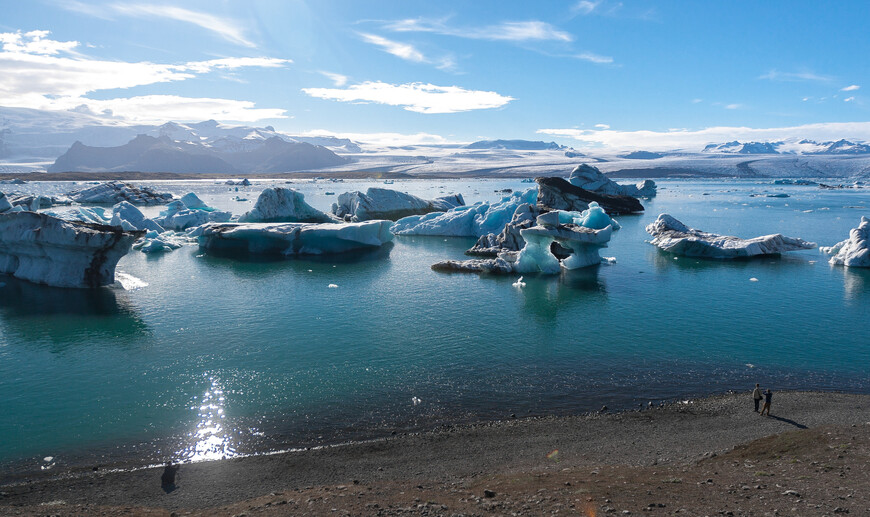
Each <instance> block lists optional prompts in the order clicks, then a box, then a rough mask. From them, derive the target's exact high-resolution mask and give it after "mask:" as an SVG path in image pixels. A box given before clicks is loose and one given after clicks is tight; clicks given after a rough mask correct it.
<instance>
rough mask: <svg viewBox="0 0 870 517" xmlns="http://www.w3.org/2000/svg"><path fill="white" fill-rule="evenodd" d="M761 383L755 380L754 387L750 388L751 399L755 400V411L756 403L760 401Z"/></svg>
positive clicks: (756, 408)
mask: <svg viewBox="0 0 870 517" xmlns="http://www.w3.org/2000/svg"><path fill="white" fill-rule="evenodd" d="M762 398H763V397H762V395H761V385H760V384H758V383H757V382H756V383H755V389H754V390H752V400H754V401H755V412H756V413H758V403H759V402H761V399H762Z"/></svg>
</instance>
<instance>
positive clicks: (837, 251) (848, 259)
mask: <svg viewBox="0 0 870 517" xmlns="http://www.w3.org/2000/svg"><path fill="white" fill-rule="evenodd" d="M820 249H821V250H822V252H823V253H826V254H828V255H833V256H832V257H831V260H829V261H828V262H829V263H830V264H831V265H835V266H846V267H870V219H868V218H867V217H866V216H865V217H862V218H861V223H860V224H859V225H858V227H857V228H852V229H851V230H850V231H849V238H848V239H846V240H844V241H842V242H838V243H837V244H834V245H833V246H830V247H822V248H820Z"/></svg>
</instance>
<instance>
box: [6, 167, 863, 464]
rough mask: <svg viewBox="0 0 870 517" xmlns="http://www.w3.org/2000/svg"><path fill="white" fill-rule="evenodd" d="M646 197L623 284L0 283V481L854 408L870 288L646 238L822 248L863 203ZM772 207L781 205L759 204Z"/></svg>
mask: <svg viewBox="0 0 870 517" xmlns="http://www.w3.org/2000/svg"><path fill="white" fill-rule="evenodd" d="M659 184H660V186H661V187H663V189H662V190H661V191H660V194H659V197H657V198H656V199H654V200H651V201H645V202H644V204H645V206H646V213H645V214H644V215H639V216H624V217H621V218H619V221H620V223H621V224H622V226H623V228H622V230H620V231H619V232H617V233H615V234H614V237H613V239H612V241H611V243H610V248H609V249H606V250H603V253H602V254H603V255H605V256H610V257H615V258H616V263H615V264H612V265H602V266H600V267H593V268H587V269H584V270H579V271H572V272H566V273H563V274H562V275H561V276H555V277H544V276H541V277H528V276H527V277H526V278H525V281H526V282H527V285H526V287H525V288H522V289H519V288H516V287H513V286H512V285H511V284H512V283H513V282H514V281H515V280H516V278H515V277H504V278H499V277H486V276H484V277H479V276H477V275H464V274H443V273H436V272H433V271H431V270H430V268H429V266H430V265H431V264H432V263H434V262H436V261H439V260H443V259H449V258H452V259H461V258H463V257H464V255H463V252H464V251H465V250H466V249H467V248H468V247H470V246H471V245H472V244H473V242H474V240H473V239H464V238H443V237H397V238H396V240H395V243H394V244H393V245H392V246H389V247H388V248H387V249H383V250H379V251H377V252H373V253H369V254H365V255H362V256H354V257H329V258H318V259H311V258H307V259H299V260H239V259H233V258H226V257H219V256H210V255H208V254H204V253H203V252H202V251H200V250H199V249H198V248H196V247H195V246H190V247H185V248H182V249H180V250H177V251H174V252H172V253H168V254H165V255H161V256H146V255H144V254H142V253H139V252H133V253H131V254H129V255H128V256H126V257H124V258H123V259H122V260H121V262H120V264H119V266H118V270H119V271H121V272H123V273H124V274H125V275H130V276H132V277H135V278H136V279H139V280H141V281H142V282H144V283H147V286H144V287H141V288H138V289H124V288H122V287H115V288H106V289H101V290H95V291H79V290H61V289H52V288H47V287H42V286H36V285H31V284H28V283H25V282H19V281H16V280H15V279H11V278H8V277H3V278H0V282H2V283H4V284H5V285H4V286H3V287H0V414H2V419H0V466H4V467H3V471H4V472H6V473H7V474H10V475H20V474H21V473H23V472H26V471H29V470H38V469H39V468H41V467H51V466H54V467H52V468H58V467H59V466H64V465H90V464H94V463H102V464H105V463H110V462H119V461H131V460H132V461H134V462H140V463H141V462H150V461H160V460H165V459H168V458H172V459H175V460H198V459H209V458H219V457H222V456H232V455H235V454H242V453H254V452H261V451H267V450H276V449H281V448H287V447H295V446H307V445H312V444H319V443H330V442H337V441H343V440H348V439H360V438H367V437H377V436H384V435H389V433H390V432H391V431H393V430H399V431H401V430H408V429H427V428H432V427H434V426H437V425H439V424H442V423H452V422H467V421H476V420H482V419H500V418H507V417H509V416H510V415H511V414H516V415H517V416H523V415H529V414H532V415H542V414H567V413H572V412H577V411H587V410H594V409H597V408H599V407H601V406H602V405H604V404H606V405H607V406H608V407H610V408H631V407H636V406H637V404H640V403H645V402H647V401H658V400H664V399H667V400H671V399H680V398H688V397H693V396H699V395H706V394H710V393H716V392H722V391H725V390H728V389H737V390H744V389H749V387H750V386H751V385H752V384H753V383H755V382H761V383H762V384H763V385H765V386H771V387H773V388H774V389H786V388H800V389H825V390H846V391H852V392H863V393H866V392H870V382H868V365H870V344H868V340H867V339H866V336H868V335H870V318H868V314H870V312H868V305H870V272H868V271H855V270H846V269H843V268H837V267H831V266H829V265H828V264H827V261H826V257H824V256H822V255H821V254H819V253H818V252H817V251H806V252H798V253H791V254H787V255H784V256H782V257H776V258H763V259H757V260H749V261H740V262H722V261H705V260H695V259H686V258H682V257H680V258H675V257H674V256H672V255H668V254H665V253H661V252H659V251H658V250H657V249H655V248H654V247H652V246H651V245H650V244H648V243H647V242H645V241H646V240H647V239H648V238H649V236H648V235H647V234H646V233H645V232H644V227H645V226H646V225H647V224H648V223H650V222H652V221H653V220H654V219H655V217H656V216H657V215H658V214H659V213H661V212H667V213H670V214H672V215H674V216H675V217H677V218H678V219H681V220H682V221H683V222H684V223H686V224H688V225H689V226H692V227H696V228H700V229H703V230H705V231H711V232H716V233H725V234H732V235H739V236H744V237H751V236H756V235H762V234H767V233H776V232H780V233H783V234H785V235H789V236H796V237H802V238H804V239H807V240H812V241H816V242H818V243H819V244H820V245H831V244H833V243H835V242H837V241H839V240H842V239H844V238H845V237H846V236H847V235H848V231H849V229H850V228H853V227H855V226H857V223H858V222H859V220H860V217H861V215H870V189H862V190H841V191H823V190H820V189H817V188H813V187H791V186H789V187H781V186H774V185H772V184H770V182H757V183H752V182H745V181H744V182H733V181H717V182H701V181H661V182H659ZM373 185H377V186H383V185H382V184H379V183H373V182H362V181H359V182H350V181H348V182H345V183H330V182H322V181H321V182H313V183H312V182H300V183H297V184H295V185H294V188H298V189H300V190H302V191H303V192H305V193H306V199H307V200H308V201H309V202H310V203H311V204H313V205H314V206H316V207H317V208H320V209H328V208H329V205H330V204H331V203H332V202H333V201H334V200H335V196H332V195H327V194H326V192H335V193H336V194H338V193H341V192H344V191H346V190H356V189H361V190H364V189H365V188H366V187H368V186H373ZM155 186H156V187H157V188H158V189H159V190H166V191H171V192H173V193H176V194H178V195H183V194H185V193H186V192H189V191H194V192H197V193H198V194H199V195H200V197H202V198H203V199H204V200H205V201H206V202H207V203H210V204H212V205H213V206H216V207H218V208H222V209H228V210H232V211H233V212H235V213H241V212H244V211H246V210H247V209H249V207H250V206H251V205H252V204H253V201H255V200H256V197H257V194H258V193H259V191H260V190H262V188H263V187H264V186H266V184H265V183H255V185H253V186H252V187H245V188H240V189H239V191H238V192H237V191H235V190H234V189H231V188H230V187H227V186H225V185H218V184H215V183H214V182H213V181H208V182H186V183H156V184H155ZM528 186H529V185H528V184H522V183H520V182H519V181H483V180H455V181H450V180H432V181H396V183H395V184H394V185H391V186H387V187H388V188H395V189H398V190H404V191H407V192H411V193H414V194H418V195H422V196H425V197H433V196H436V195H441V193H449V192H454V191H456V192H461V193H462V194H463V195H464V196H465V198H466V200H467V201H469V202H473V201H478V200H495V199H497V198H498V197H500V194H497V193H495V191H496V190H499V189H502V188H513V189H515V190H516V189H522V188H524V187H528ZM15 188H17V189H19V190H26V189H30V190H36V191H40V192H43V193H51V192H64V191H66V190H68V189H70V188H71V186H70V185H68V184H30V185H22V186H20V187H18V186H16V187H15ZM777 192H785V193H788V194H789V195H790V196H791V197H789V198H768V197H764V196H765V195H766V194H769V193H777ZM752 194H760V195H759V196H756V197H753V196H752ZM235 196H239V197H242V198H247V199H248V200H247V201H236V200H234V199H233V197H235ZM157 211H159V208H149V209H147V210H146V213H148V214H149V215H156V213H157ZM750 279H756V280H755V281H751V280H750ZM330 284H336V285H338V287H337V288H330V287H329V285H330ZM48 457H50V459H47V458H48Z"/></svg>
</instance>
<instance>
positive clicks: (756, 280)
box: [749, 277, 758, 282]
mask: <svg viewBox="0 0 870 517" xmlns="http://www.w3.org/2000/svg"><path fill="white" fill-rule="evenodd" d="M749 281H750V282H758V279H757V278H755V277H752V278H750V279H749Z"/></svg>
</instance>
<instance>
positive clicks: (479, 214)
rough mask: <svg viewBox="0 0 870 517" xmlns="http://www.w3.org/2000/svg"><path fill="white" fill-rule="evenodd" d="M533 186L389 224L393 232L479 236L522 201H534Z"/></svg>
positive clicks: (500, 225) (497, 228) (500, 224)
mask: <svg viewBox="0 0 870 517" xmlns="http://www.w3.org/2000/svg"><path fill="white" fill-rule="evenodd" d="M537 196H538V191H537V189H533V188H532V189H528V190H525V191H522V192H514V193H512V194H511V195H509V196H505V197H503V198H502V199H501V201H499V202H497V203H492V204H490V203H482V202H478V203H475V204H473V205H467V206H458V207H456V208H451V209H450V210H448V211H446V212H430V213H428V214H425V215H412V216H408V217H403V218H402V219H399V220H398V221H396V222H395V224H394V225H393V229H392V231H393V233H394V234H396V235H439V236H452V237H480V236H482V235H486V234H489V233H501V231H502V230H503V229H504V227H505V225H506V224H507V223H509V222H510V221H511V219H512V218H513V215H514V213H515V212H516V210H517V208H518V207H519V206H520V205H522V204H524V203H525V204H534V203H535V201H536V199H537Z"/></svg>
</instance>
